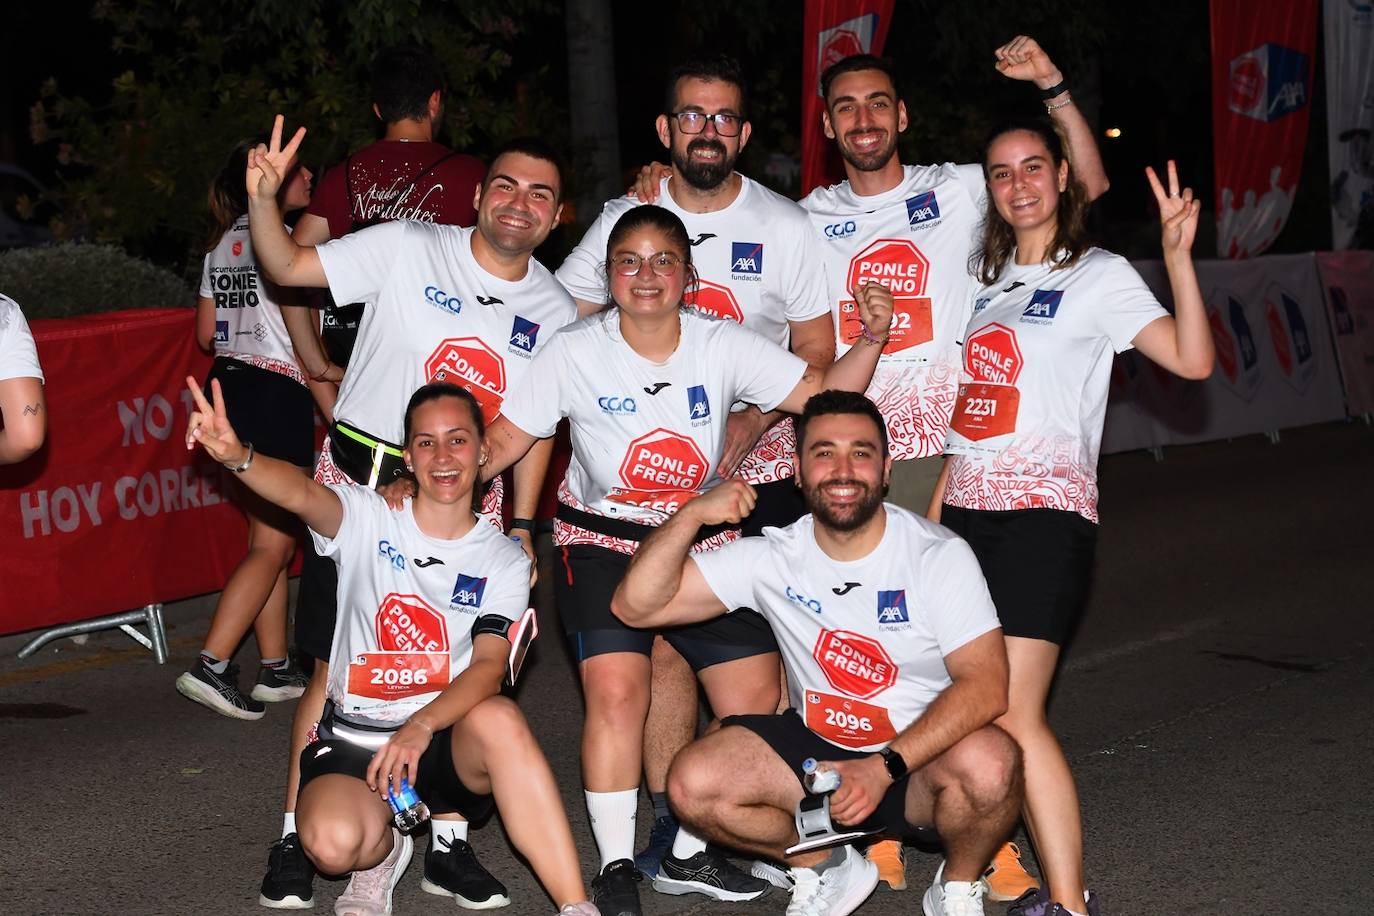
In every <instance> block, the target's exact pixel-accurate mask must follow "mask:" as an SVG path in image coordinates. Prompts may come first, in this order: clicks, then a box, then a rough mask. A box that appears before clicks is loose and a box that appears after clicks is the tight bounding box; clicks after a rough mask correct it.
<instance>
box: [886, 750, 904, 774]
mask: <svg viewBox="0 0 1374 916" xmlns="http://www.w3.org/2000/svg"><path fill="white" fill-rule="evenodd" d="M883 763H885V764H887V775H889V776H891V777H892V781H893V782H896V781H897V780H899V779H901V778H902V777H903V776H905V775H906V761H905V760H903V759H902V755H901V754H898V753H897V752H896V751H894V750H892V749H891V748H887V749H886V750H884V751H883Z"/></svg>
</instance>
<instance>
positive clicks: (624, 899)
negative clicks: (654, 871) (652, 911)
mask: <svg viewBox="0 0 1374 916" xmlns="http://www.w3.org/2000/svg"><path fill="white" fill-rule="evenodd" d="M642 880H644V879H643V876H641V875H640V873H639V869H637V868H635V863H634V862H632V861H630V860H629V859H616V860H615V861H614V862H612V863H611V864H610V865H607V866H606V867H605V868H603V869H601V874H599V875H597V876H596V877H595V878H593V879H592V903H595V904H596V908H597V909H598V910H600V911H601V916H644V913H643V911H642V910H641V909H640V908H639V888H638V887H637V885H638V884H639V882H640V881H642Z"/></svg>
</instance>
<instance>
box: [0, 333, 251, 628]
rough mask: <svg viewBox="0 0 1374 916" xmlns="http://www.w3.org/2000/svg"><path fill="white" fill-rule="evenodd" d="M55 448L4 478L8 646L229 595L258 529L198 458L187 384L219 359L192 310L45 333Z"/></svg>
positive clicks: (38, 337)
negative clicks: (201, 340)
mask: <svg viewBox="0 0 1374 916" xmlns="http://www.w3.org/2000/svg"><path fill="white" fill-rule="evenodd" d="M31 327H32V329H33V334H34V340H35V342H36V344H37V347H38V358H39V361H40V362H41V363H42V365H43V374H44V375H45V376H46V378H47V382H46V384H45V388H44V390H45V394H46V395H47V402H48V411H49V415H48V439H47V444H46V445H45V446H44V448H43V449H42V450H41V451H40V452H39V453H38V454H37V455H35V456H33V457H32V458H30V459H29V460H27V461H24V462H22V463H20V464H17V465H13V466H10V467H5V468H0V543H3V544H4V548H3V550H0V633H14V632H18V631H20V630H28V629H34V628H38V627H45V626H52V625H54V624H61V623H71V622H74V621H78V620H87V619H90V618H92V617H98V616H101V615H104V614H110V613H116V612H119V611H125V610H129V609H132V608H137V607H141V606H142V605H145V604H150V603H153V602H160V601H172V600H175V599H178V598H185V597H188V596H190V595H197V594H202V593H205V592H211V591H215V590H216V589H218V588H220V587H221V586H222V585H223V584H224V581H225V580H226V579H227V578H228V576H229V573H230V572H231V571H232V570H233V568H234V567H235V566H236V565H237V563H238V561H239V560H240V559H242V557H243V553H244V549H245V547H246V539H247V528H246V525H245V523H244V519H243V516H242V514H241V513H240V512H239V511H238V509H236V508H235V507H234V506H233V505H232V504H231V503H229V502H228V501H227V488H228V480H227V479H226V477H227V476H228V474H229V472H227V471H225V470H224V469H223V468H221V467H220V466H219V465H218V464H216V463H215V462H213V461H211V460H209V459H208V458H206V457H205V455H204V453H203V452H201V451H200V450H199V449H197V450H196V451H194V452H189V451H187V450H186V446H185V444H184V443H185V434H186V421H187V418H188V417H189V416H190V412H191V409H192V404H191V397H190V394H189V393H188V392H187V391H186V385H185V381H184V379H185V378H186V376H187V375H188V374H190V375H194V376H196V377H197V378H200V379H203V378H204V377H205V374H206V373H207V372H208V371H209V368H210V357H209V356H207V355H206V354H205V353H203V352H201V350H200V348H199V347H198V346H197V345H196V341H195V313H194V312H193V311H192V310H190V309H139V310H134V311H128V312H116V313H112V314H108V315H100V316H90V317H85V318H69V319H62V320H46V321H45V320H38V321H33V322H32V323H31Z"/></svg>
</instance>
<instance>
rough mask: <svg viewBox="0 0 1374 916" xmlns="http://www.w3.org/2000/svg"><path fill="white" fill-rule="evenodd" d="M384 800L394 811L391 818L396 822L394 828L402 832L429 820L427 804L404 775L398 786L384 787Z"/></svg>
mask: <svg viewBox="0 0 1374 916" xmlns="http://www.w3.org/2000/svg"><path fill="white" fill-rule="evenodd" d="M386 800H387V803H388V804H390V805H391V810H392V811H393V812H395V816H394V817H393V818H392V820H393V821H394V822H395V824H396V829H398V830H400V831H402V832H404V833H409V832H410V831H412V830H414V829H415V828H416V827H418V826H420V825H421V824H423V823H424V822H425V821H427V820H429V806H427V805H426V804H425V803H424V802H422V801H421V800H420V796H419V795H418V794H416V792H415V790H414V789H412V788H411V787H410V780H408V779H406V778H405V777H402V778H401V785H400V786H399V787H397V786H393V785H388V786H387V787H386Z"/></svg>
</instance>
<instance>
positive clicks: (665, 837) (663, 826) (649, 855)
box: [635, 814, 677, 878]
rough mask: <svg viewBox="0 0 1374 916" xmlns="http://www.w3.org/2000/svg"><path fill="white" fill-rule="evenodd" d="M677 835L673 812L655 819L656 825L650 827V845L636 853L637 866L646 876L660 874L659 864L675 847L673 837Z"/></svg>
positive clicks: (650, 876)
mask: <svg viewBox="0 0 1374 916" xmlns="http://www.w3.org/2000/svg"><path fill="white" fill-rule="evenodd" d="M675 837H677V818H675V817H673V816H672V815H671V814H665V815H663V817H660V818H656V819H655V820H654V826H653V827H651V828H650V829H649V845H648V846H645V847H644V848H643V849H642V850H640V851H639V852H638V853H636V854H635V868H637V869H639V873H640V874H641V875H643V876H644V877H646V878H653V877H656V876H657V875H658V866H659V864H660V863H662V862H663V857H664V856H666V855H667V854H668V853H669V852H670V851H671V850H672V848H673V839H674V838H675Z"/></svg>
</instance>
